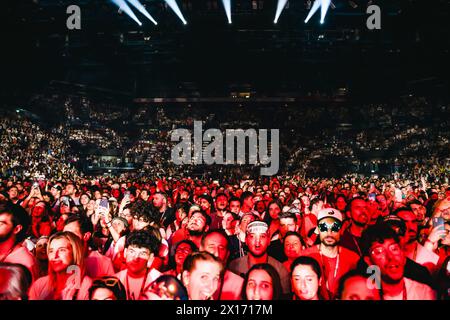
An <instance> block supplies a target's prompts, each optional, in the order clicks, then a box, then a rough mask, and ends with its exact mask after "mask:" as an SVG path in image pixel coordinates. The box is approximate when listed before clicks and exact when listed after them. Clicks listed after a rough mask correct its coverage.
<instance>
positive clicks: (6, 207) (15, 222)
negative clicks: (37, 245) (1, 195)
mask: <svg viewBox="0 0 450 320" xmlns="http://www.w3.org/2000/svg"><path fill="white" fill-rule="evenodd" d="M0 225H2V228H0V240H1V241H0V263H1V262H8V263H18V264H22V265H24V266H25V267H27V268H28V270H29V271H30V273H31V275H32V277H33V280H34V279H36V277H37V273H38V270H37V265H36V259H35V258H34V256H33V255H32V254H31V253H30V252H29V251H28V250H27V249H26V248H25V247H24V246H22V242H23V241H24V240H25V238H26V235H27V231H28V228H29V226H30V217H29V216H28V214H27V212H26V211H25V209H23V208H22V207H21V206H19V205H16V204H12V203H8V202H3V203H0Z"/></svg>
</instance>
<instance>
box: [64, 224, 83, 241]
mask: <svg viewBox="0 0 450 320" xmlns="http://www.w3.org/2000/svg"><path fill="white" fill-rule="evenodd" d="M63 231H70V232H72V233H73V234H75V235H76V236H77V237H78V238H80V239H81V240H82V241H84V240H86V239H84V235H83V234H82V233H81V228H80V224H79V223H78V222H77V221H74V222H71V223H69V224H67V225H65V226H64V229H63Z"/></svg>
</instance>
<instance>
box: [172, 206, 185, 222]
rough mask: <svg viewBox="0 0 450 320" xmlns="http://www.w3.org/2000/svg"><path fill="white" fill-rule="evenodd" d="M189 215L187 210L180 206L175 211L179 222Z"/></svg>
mask: <svg viewBox="0 0 450 320" xmlns="http://www.w3.org/2000/svg"><path fill="white" fill-rule="evenodd" d="M185 217H187V214H186V212H185V211H184V209H183V208H179V209H178V210H177V211H176V212H175V218H176V219H177V221H178V222H181V221H183V219H184V218H185Z"/></svg>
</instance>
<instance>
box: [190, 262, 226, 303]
mask: <svg viewBox="0 0 450 320" xmlns="http://www.w3.org/2000/svg"><path fill="white" fill-rule="evenodd" d="M220 272H221V266H220V264H219V263H217V262H213V261H204V260H203V261H202V260H200V261H198V260H197V261H196V262H195V266H194V268H193V269H192V271H191V272H188V271H184V272H183V282H184V285H185V287H186V289H187V291H188V295H189V299H190V300H207V299H209V298H210V297H211V296H212V295H213V294H214V293H215V292H216V291H217V288H218V287H219V282H220Z"/></svg>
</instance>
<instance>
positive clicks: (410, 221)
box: [397, 211, 419, 243]
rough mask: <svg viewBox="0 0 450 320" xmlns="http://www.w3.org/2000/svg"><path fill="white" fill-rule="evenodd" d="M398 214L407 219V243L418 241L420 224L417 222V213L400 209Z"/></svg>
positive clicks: (404, 219)
mask: <svg viewBox="0 0 450 320" xmlns="http://www.w3.org/2000/svg"><path fill="white" fill-rule="evenodd" d="M397 216H398V217H399V218H401V219H402V220H403V221H405V224H406V233H405V240H406V242H407V243H411V242H414V241H416V239H417V233H418V230H419V225H418V223H417V218H416V215H415V214H414V213H412V212H410V211H400V212H398V213H397Z"/></svg>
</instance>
